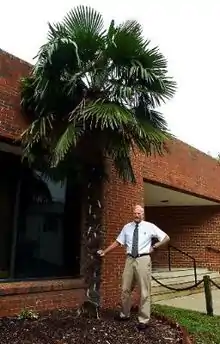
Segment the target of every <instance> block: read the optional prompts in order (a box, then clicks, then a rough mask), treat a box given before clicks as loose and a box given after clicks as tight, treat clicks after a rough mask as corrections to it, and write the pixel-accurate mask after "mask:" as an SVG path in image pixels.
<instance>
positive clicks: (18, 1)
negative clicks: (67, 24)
mask: <svg viewBox="0 0 220 344" xmlns="http://www.w3.org/2000/svg"><path fill="white" fill-rule="evenodd" d="M79 4H86V5H90V6H92V7H94V8H95V9H97V10H99V11H100V12H101V13H102V14H103V17H104V19H105V21H106V23H109V22H110V20H111V19H115V20H116V22H119V21H124V20H125V19H136V20H138V21H139V22H140V23H141V24H142V25H143V28H144V34H145V36H146V38H149V39H150V40H151V41H152V44H153V45H159V46H160V49H161V52H162V53H163V54H164V55H165V56H166V57H167V59H168V62H169V74H170V75H172V76H173V77H174V78H175V80H176V81H177V83H178V91H177V94H176V96H175V98H174V99H173V100H171V101H169V103H167V104H166V105H165V106H164V107H163V108H161V111H162V112H163V113H164V115H165V117H166V119H167V121H168V124H169V127H170V129H171V131H172V132H173V133H174V134H175V135H176V136H177V137H178V138H180V139H181V140H183V141H185V142H187V143H189V144H191V145H193V146H194V147H196V148H198V149H200V150H202V151H204V152H206V153H207V152H210V153H212V154H213V155H217V153H218V152H219V151H220V139H219V128H220V116H219V97H220V95H219V93H220V92H219V91H220V85H219V80H220V19H219V18H220V0H209V1H208V0H135V1H134V0H126V1H125V0H124V1H119V0H111V1H107V0H90V1H83V0H82V1H73V0H72V1H71V0H62V1H57V3H56V1H55V0H44V1H42V0H38V1H36V0H7V1H2V3H1V10H0V11H1V20H0V48H1V49H4V50H6V51H8V52H10V53H12V54H14V55H16V56H18V57H20V58H22V59H24V60H26V61H29V62H33V61H32V58H33V57H34V56H35V55H36V53H37V51H38V48H39V47H40V46H41V45H42V44H43V43H44V42H45V39H46V34H47V22H48V21H49V22H54V21H59V20H61V19H62V18H63V16H64V15H65V14H66V12H67V11H69V10H70V9H71V8H73V7H74V6H77V5H79Z"/></svg>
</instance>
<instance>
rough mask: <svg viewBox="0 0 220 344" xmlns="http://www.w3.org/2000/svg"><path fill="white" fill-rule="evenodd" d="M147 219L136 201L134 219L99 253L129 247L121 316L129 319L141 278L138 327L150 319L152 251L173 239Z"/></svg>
mask: <svg viewBox="0 0 220 344" xmlns="http://www.w3.org/2000/svg"><path fill="white" fill-rule="evenodd" d="M143 219H144V209H143V208H142V207H141V206H140V205H136V206H135V207H134V221H133V222H130V223H128V224H126V225H125V226H124V228H123V229H122V231H121V233H120V234H119V236H118V237H117V239H116V241H114V242H113V243H112V244H111V245H110V246H108V247H107V248H106V249H105V250H100V251H98V254H99V255H100V256H101V257H103V256H105V255H106V254H107V253H109V252H110V251H112V250H114V249H115V248H116V247H118V246H119V245H123V246H125V247H126V252H127V258H126V263H125V268H124V272H123V276H122V295H121V301H122V310H121V313H120V314H119V315H118V316H117V319H118V320H121V321H125V320H129V318H130V309H131V293H132V291H133V289H134V286H135V283H136V282H137V283H138V286H139V288H140V294H141V295H140V307H139V315H138V321H139V322H138V328H139V329H140V330H142V329H145V328H146V327H147V326H148V322H149V320H150V304H151V300H150V297H151V254H152V253H153V252H154V250H157V249H158V248H159V247H160V246H162V245H164V244H166V243H168V242H169V240H170V238H169V236H168V235H167V234H166V233H164V232H163V231H162V230H161V229H159V228H158V227H157V226H156V225H154V224H153V223H150V222H146V221H144V220H143ZM153 238H157V239H158V242H157V243H156V244H155V245H154V246H152V239H153Z"/></svg>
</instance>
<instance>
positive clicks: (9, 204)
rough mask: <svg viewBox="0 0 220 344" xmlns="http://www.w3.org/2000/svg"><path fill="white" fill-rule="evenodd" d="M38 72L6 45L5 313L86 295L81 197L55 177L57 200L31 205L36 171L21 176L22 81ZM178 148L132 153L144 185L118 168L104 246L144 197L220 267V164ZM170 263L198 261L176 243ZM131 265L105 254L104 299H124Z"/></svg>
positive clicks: (0, 109)
mask: <svg viewBox="0 0 220 344" xmlns="http://www.w3.org/2000/svg"><path fill="white" fill-rule="evenodd" d="M29 70H30V65H29V64H28V63H26V62H24V61H21V60H19V59H18V58H16V57H14V56H11V55H10V54H8V53H6V52H4V51H1V50H0V138H1V141H0V162H1V166H2V169H1V181H0V199H1V206H0V223H1V229H0V316H1V315H6V314H16V313H18V312H19V311H20V310H21V309H22V308H24V307H27V306H28V307H33V308H34V309H37V310H44V309H51V308H54V307H69V306H71V307H72V306H76V305H77V304H79V303H80V302H81V301H82V300H83V297H84V282H83V277H81V276H80V269H81V265H82V259H80V225H79V223H80V219H79V213H80V211H79V204H78V197H77V202H74V196H73V193H70V192H69V191H68V186H67V185H64V186H63V187H62V188H58V187H57V186H56V185H52V184H49V188H50V190H51V192H52V194H53V199H54V204H55V205H54V207H53V208H47V207H43V208H42V207H39V206H37V205H34V206H28V205H27V204H26V205H25V207H24V204H23V203H22V202H23V201H24V200H23V201H22V199H24V197H23V198H22V192H23V191H22V190H27V187H28V186H27V185H28V179H27V176H26V177H25V178H24V177H21V167H20V166H21V163H20V154H21V151H20V148H19V145H18V144H17V142H16V141H15V140H14V139H19V137H20V134H21V133H22V131H23V129H24V128H25V120H24V117H23V116H22V114H21V112H20V97H19V80H20V78H21V77H22V76H25V75H27V74H28V72H29ZM169 148H170V153H169V154H166V155H165V156H164V157H146V156H144V155H141V154H139V153H137V154H136V155H135V156H134V157H133V166H134V169H135V174H136V178H137V184H136V185H130V184H123V182H122V181H121V180H119V179H118V178H117V176H116V175H115V171H114V170H113V169H112V173H111V180H110V181H109V182H108V183H107V184H105V186H104V191H105V192H104V196H105V197H104V219H103V220H104V226H105V230H106V238H105V244H106V245H108V244H109V243H110V242H111V241H112V240H114V239H115V237H116V235H117V234H118V232H119V230H120V228H121V227H122V226H123V224H124V223H126V222H128V221H129V220H130V218H131V216H132V206H133V205H134V204H135V203H140V204H143V205H144V206H145V210H146V219H147V220H149V221H152V222H154V223H155V224H157V225H158V226H160V227H161V228H162V229H164V230H165V231H166V232H167V233H168V234H169V235H170V237H171V244H172V245H173V246H174V247H177V248H178V249H180V250H182V251H184V252H186V253H188V254H190V255H191V256H193V257H194V258H195V259H196V262H197V266H198V267H208V268H210V269H213V270H220V251H218V250H220V228H219V224H220V183H218V180H219V175H220V165H219V163H218V162H217V161H216V160H215V159H212V158H211V157H210V156H208V155H206V154H204V153H202V152H200V151H198V150H196V149H194V148H193V147H190V146H189V145H187V144H185V143H183V142H181V141H178V140H174V141H173V142H170V147H169ZM15 171H16V172H15ZM22 178H23V179H22ZM75 192H77V190H75ZM75 197H76V196H75ZM24 208H25V209H24ZM63 214H65V216H64V217H65V219H66V218H67V221H66V222H65V221H62V218H63ZM73 214H74V216H73ZM68 216H71V219H72V218H73V217H74V219H75V220H74V223H72V226H71V228H70V227H68V226H67V225H65V223H68ZM63 223H64V224H63ZM72 227H74V230H73V228H72ZM51 243H52V244H51ZM171 261H172V265H173V266H175V267H183V266H191V265H192V262H191V260H190V259H187V258H185V257H184V256H183V255H182V254H181V253H178V252H176V251H173V252H172V254H171ZM123 265H124V252H123V250H122V249H118V250H116V251H115V252H114V253H112V254H110V255H109V256H108V257H107V258H105V260H104V264H103V283H102V300H103V304H104V305H107V306H113V305H116V304H118V302H119V297H120V292H119V288H120V278H121V273H122V269H123ZM167 266H168V253H167V249H164V250H161V251H158V252H157V253H156V254H155V255H154V256H153V267H154V269H157V268H166V267H167ZM66 277H67V278H66Z"/></svg>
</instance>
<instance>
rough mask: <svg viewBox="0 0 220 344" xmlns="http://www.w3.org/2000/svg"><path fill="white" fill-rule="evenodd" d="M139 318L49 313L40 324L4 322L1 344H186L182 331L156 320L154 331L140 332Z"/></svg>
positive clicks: (0, 322)
mask: <svg viewBox="0 0 220 344" xmlns="http://www.w3.org/2000/svg"><path fill="white" fill-rule="evenodd" d="M135 325H136V316H135V315H132V317H131V320H130V321H129V322H123V323H121V322H117V321H115V320H114V318H113V313H112V312H109V311H108V312H103V314H102V318H101V320H96V319H86V318H84V317H82V316H80V317H77V316H76V312H75V311H72V310H71V311H70V310H62V311H54V312H51V313H45V314H43V315H41V316H40V317H39V318H38V319H36V320H28V319H25V320H19V319H17V318H3V319H0V343H1V344H74V343H77V344H136V343H137V344H153V343H154V344H178V343H184V341H183V334H182V331H181V330H180V328H179V327H175V326H172V325H171V324H169V322H166V321H164V320H163V319H157V318H155V317H152V320H151V324H150V327H149V328H148V329H147V330H145V331H141V332H140V331H138V330H137V329H136V327H135Z"/></svg>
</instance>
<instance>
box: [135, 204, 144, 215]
mask: <svg viewBox="0 0 220 344" xmlns="http://www.w3.org/2000/svg"><path fill="white" fill-rule="evenodd" d="M134 210H139V211H141V212H142V213H144V208H143V207H142V206H141V205H140V204H136V205H135V206H134Z"/></svg>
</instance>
